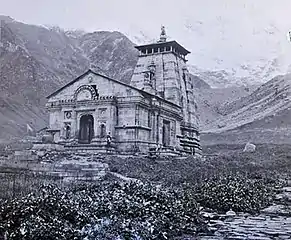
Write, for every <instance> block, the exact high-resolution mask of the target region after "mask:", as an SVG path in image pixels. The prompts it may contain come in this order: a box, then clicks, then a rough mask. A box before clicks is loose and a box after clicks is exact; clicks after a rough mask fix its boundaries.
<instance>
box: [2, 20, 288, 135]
mask: <svg viewBox="0 0 291 240" xmlns="http://www.w3.org/2000/svg"><path fill="white" fill-rule="evenodd" d="M0 20H2V21H1V25H0V26H1V31H0V40H1V41H0V139H5V140H7V139H9V138H12V137H18V136H23V135H25V134H26V131H27V124H29V126H31V127H32V128H34V129H35V130H39V129H41V128H43V127H45V126H46V125H47V120H48V116H47V113H46V110H45V109H44V105H45V102H46V99H45V97H46V96H47V95H48V94H49V93H51V92H53V91H54V90H56V89H57V88H59V87H60V86H62V85H64V84H66V83H67V82H69V81H71V80H72V79H73V78H75V77H77V76H78V75H80V74H82V73H83V72H85V71H86V70H87V69H88V68H92V69H94V70H95V71H99V72H102V73H104V74H106V75H108V76H110V77H113V78H115V79H119V80H122V81H125V82H129V81H130V79H131V75H132V71H133V68H134V66H135V64H136V61H137V51H136V50H135V48H134V44H133V43H132V42H131V41H130V40H129V39H128V38H127V37H126V36H124V35H123V34H121V33H119V32H106V31H101V32H94V33H85V32H80V31H79V32H77V31H76V32H74V31H70V32H68V31H67V32H66V31H63V30H61V29H59V28H57V27H54V28H46V27H41V26H34V25H27V24H23V23H20V22H16V21H14V20H13V19H11V18H9V17H3V16H2V17H1V16H0ZM190 71H191V72H193V73H195V76H194V75H192V79H193V81H194V86H195V91H196V94H195V95H196V98H197V102H198V106H199V114H200V120H201V129H202V130H203V131H204V132H207V133H208V136H210V135H212V136H213V134H214V135H215V134H220V135H219V136H222V135H223V134H222V133H226V132H227V133H229V132H231V131H235V132H236V133H239V134H240V133H241V132H243V131H244V132H247V131H249V132H251V131H258V132H262V129H264V131H265V132H266V131H269V132H270V131H276V133H279V132H286V131H285V130H284V129H287V128H288V126H289V124H291V120H290V119H291V118H290V117H289V116H290V115H289V114H290V113H289V108H290V98H289V96H290V91H289V87H290V85H289V84H290V79H291V77H290V75H285V76H280V77H277V78H274V79H273V80H271V81H269V82H267V83H266V84H264V85H262V86H261V87H259V88H257V87H258V86H254V85H249V81H246V82H242V84H239V85H240V86H230V85H229V84H228V80H229V75H228V73H227V72H225V71H213V72H209V71H202V70H201V69H200V70H199V69H198V68H197V67H193V66H192V67H191V66H190ZM213 86H214V87H216V88H213ZM256 88H257V89H256ZM255 89H256V90H255ZM279 135H280V134H279ZM239 136H241V135H239ZM237 138H238V137H236V139H237ZM213 139H215V138H213ZM229 139H232V138H231V137H229ZM0 141H1V140H0Z"/></svg>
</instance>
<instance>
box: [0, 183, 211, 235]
mask: <svg viewBox="0 0 291 240" xmlns="http://www.w3.org/2000/svg"><path fill="white" fill-rule="evenodd" d="M205 226H206V225H205V224H204V222H203V219H202V218H201V217H200V215H199V207H198V204H197V203H196V201H195V200H194V198H193V196H192V195H191V194H189V193H188V192H184V191H182V190H174V189H162V188H161V187H157V186H153V185H151V184H138V183H127V184H120V183H101V184H98V185H87V184H86V185H77V186H75V187H72V188H70V189H68V190H60V189H58V188H57V187H52V186H49V187H43V188H41V189H40V194H38V195H37V194H30V195H28V196H26V197H24V198H22V199H19V200H13V201H10V202H8V201H5V202H3V203H2V204H1V208H0V233H2V234H4V232H6V234H7V235H8V238H9V239H117V238H118V237H119V238H120V239H168V238H173V237H175V236H181V235H183V234H189V233H190V234H191V235H195V234H196V233H198V232H200V231H205V230H206V227H205Z"/></svg>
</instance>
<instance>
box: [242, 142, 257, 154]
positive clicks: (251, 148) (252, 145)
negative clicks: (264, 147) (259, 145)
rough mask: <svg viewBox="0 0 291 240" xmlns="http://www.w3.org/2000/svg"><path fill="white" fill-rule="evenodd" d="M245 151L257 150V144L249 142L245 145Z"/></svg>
mask: <svg viewBox="0 0 291 240" xmlns="http://www.w3.org/2000/svg"><path fill="white" fill-rule="evenodd" d="M243 151H244V152H255V151H256V145H255V144H252V143H249V142H248V143H247V144H246V145H245V148H244V150H243Z"/></svg>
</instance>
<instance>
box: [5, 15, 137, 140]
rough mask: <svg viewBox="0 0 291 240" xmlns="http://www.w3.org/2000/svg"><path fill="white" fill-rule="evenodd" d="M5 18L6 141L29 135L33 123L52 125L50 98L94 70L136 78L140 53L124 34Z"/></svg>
mask: <svg viewBox="0 0 291 240" xmlns="http://www.w3.org/2000/svg"><path fill="white" fill-rule="evenodd" d="M0 20H1V31H0V32H1V41H0V73H1V74H0V78H1V79H0V139H8V138H10V137H13V136H21V135H23V134H25V133H26V129H27V124H29V125H30V126H31V127H33V128H34V129H36V130H37V129H40V128H42V127H44V126H46V124H47V114H46V111H45V109H44V104H45V97H46V96H47V95H48V94H49V93H51V92H52V91H54V90H56V89H57V88H58V87H60V86H61V85H64V84H65V83H67V82H68V81H71V80H72V79H73V78H74V77H76V76H78V75H80V74H82V73H83V72H85V71H86V70H87V69H88V68H92V69H94V70H95V71H100V72H102V73H105V74H107V75H108V76H110V77H114V78H116V79H121V80H123V81H129V80H130V76H131V74H132V70H133V66H134V65H135V63H136V60H137V52H136V50H135V49H134V48H133V43H132V42H131V41H129V40H128V38H126V37H125V36H124V35H123V34H121V33H119V32H95V33H77V32H75V33H74V32H64V31H62V30H61V29H59V28H50V29H49V28H45V27H41V26H34V25H27V24H23V23H20V22H16V21H14V20H13V19H11V18H9V17H3V16H2V17H1V18H0ZM101 69H102V70H101Z"/></svg>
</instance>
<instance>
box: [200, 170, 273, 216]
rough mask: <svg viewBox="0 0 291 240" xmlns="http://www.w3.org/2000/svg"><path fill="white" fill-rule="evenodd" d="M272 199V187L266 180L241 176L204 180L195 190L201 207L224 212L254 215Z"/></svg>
mask: <svg viewBox="0 0 291 240" xmlns="http://www.w3.org/2000/svg"><path fill="white" fill-rule="evenodd" d="M272 197H273V190H272V185H271V184H270V183H268V182H267V180H264V179H250V178H248V177H247V176H243V175H228V176H219V177H216V178H210V179H206V180H205V181H204V182H201V183H200V184H197V185H196V188H195V198H196V200H197V201H198V202H199V203H201V205H203V206H205V207H208V208H211V209H215V210H217V211H224V212H225V211H228V210H230V209H232V210H234V211H236V212H250V213H256V212H258V211H259V210H261V209H262V208H265V207H267V206H269V205H270V203H271V202H272Z"/></svg>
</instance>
